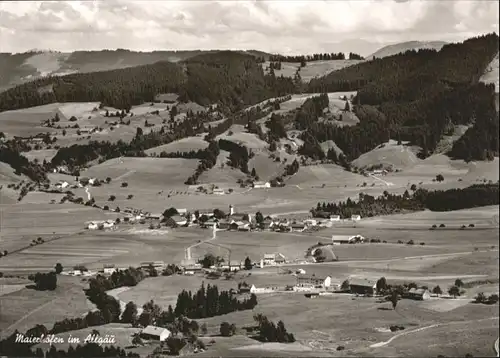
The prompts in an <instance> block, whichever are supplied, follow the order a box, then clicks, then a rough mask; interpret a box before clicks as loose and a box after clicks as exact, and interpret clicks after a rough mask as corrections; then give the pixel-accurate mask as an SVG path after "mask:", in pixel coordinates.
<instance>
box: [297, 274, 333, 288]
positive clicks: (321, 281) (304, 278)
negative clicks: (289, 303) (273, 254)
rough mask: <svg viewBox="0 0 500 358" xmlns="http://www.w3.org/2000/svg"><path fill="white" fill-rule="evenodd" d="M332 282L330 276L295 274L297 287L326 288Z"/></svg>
mask: <svg viewBox="0 0 500 358" xmlns="http://www.w3.org/2000/svg"><path fill="white" fill-rule="evenodd" d="M331 283H332V278H331V276H326V277H320V276H316V275H314V274H313V275H297V284H296V286H298V287H318V288H328V287H330V285H331Z"/></svg>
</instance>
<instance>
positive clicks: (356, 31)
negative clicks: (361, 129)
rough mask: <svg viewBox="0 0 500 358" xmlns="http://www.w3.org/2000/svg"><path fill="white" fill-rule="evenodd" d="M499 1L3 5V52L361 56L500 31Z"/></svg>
mask: <svg viewBox="0 0 500 358" xmlns="http://www.w3.org/2000/svg"><path fill="white" fill-rule="evenodd" d="M498 10H499V2H498V1H497V0H482V1H481V0H476V1H467V0H434V1H431V0H422V1H419V0H414V1H413V0H410V1H406V0H372V1H364V0H354V1H347V0H330V1H312V0H309V1H298V0H292V1H285V0H278V1H256V0H254V1H243V0H242V1H228V0H226V1H195V0H188V1H160V0H157V1H142V0H141V1H126V0H104V1H54V2H50V1H36V2H35V1H33V2H31V1H12V2H5V1H2V2H0V52H23V51H26V50H29V49H34V48H37V49H52V50H59V51H73V50H79V49H81V50H99V49H104V48H109V49H115V48H127V49H131V50H142V51H151V50H169V49H258V50H263V51H269V52H279V53H314V52H333V51H335V52H338V51H342V52H349V51H354V52H357V53H360V54H362V55H368V54H370V53H372V52H374V51H375V50H377V49H378V48H380V47H382V46H384V45H387V44H390V43H395V42H403V41H412V40H421V41H436V40H442V41H462V40H463V39H465V38H467V37H471V36H475V35H478V34H484V33H488V32H493V31H495V32H497V33H498V29H499V18H498Z"/></svg>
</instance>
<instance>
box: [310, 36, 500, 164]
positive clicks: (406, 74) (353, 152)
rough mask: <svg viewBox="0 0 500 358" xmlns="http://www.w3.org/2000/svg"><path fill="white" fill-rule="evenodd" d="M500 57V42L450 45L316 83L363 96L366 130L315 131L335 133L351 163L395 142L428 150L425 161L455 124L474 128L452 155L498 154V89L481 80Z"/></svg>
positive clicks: (317, 87) (488, 39) (314, 83)
mask: <svg viewBox="0 0 500 358" xmlns="http://www.w3.org/2000/svg"><path fill="white" fill-rule="evenodd" d="M497 52H498V36H497V35H496V34H489V35H485V36H480V37H476V38H471V39H469V40H466V41H464V42H463V43H459V44H449V45H445V46H443V48H442V49H441V51H439V52H436V51H434V50H420V51H418V52H417V51H407V52H405V53H403V54H398V55H394V56H389V57H385V58H382V59H375V60H373V61H368V62H363V63H361V64H357V65H354V66H350V67H347V68H344V69H341V70H339V71H334V72H332V73H330V74H328V75H327V76H325V77H322V78H318V79H313V80H311V82H310V83H309V88H308V92H333V91H350V90H358V93H357V96H356V98H355V100H354V104H355V112H356V114H357V115H358V117H360V123H359V124H358V125H356V126H354V127H346V126H345V127H342V128H336V129H334V130H331V129H329V128H328V130H326V131H325V130H324V128H323V129H319V130H318V128H316V129H315V130H314V129H313V130H312V131H311V132H312V134H313V136H315V135H316V134H321V133H328V135H327V138H326V139H331V140H333V141H335V143H337V145H338V146H339V147H340V148H341V149H342V150H343V151H344V153H346V155H348V158H349V159H350V160H352V159H354V158H356V157H357V156H359V155H360V154H362V153H364V152H366V151H368V150H371V149H373V148H374V147H375V146H377V145H379V144H381V143H383V142H385V141H387V138H389V137H391V138H397V137H399V138H400V139H401V140H409V141H411V142H412V143H413V144H416V145H419V146H421V147H422V148H423V150H422V156H424V157H425V156H427V155H429V154H431V153H432V151H433V150H434V149H435V147H436V145H437V143H438V142H439V140H440V138H441V136H442V135H443V134H445V133H447V132H448V131H450V129H451V128H452V126H453V125H458V124H472V123H474V125H473V127H472V128H471V129H469V131H470V133H469V134H467V133H466V135H465V137H464V139H462V140H461V141H459V142H457V144H456V148H454V149H453V150H452V154H453V155H454V156H456V157H457V158H462V159H481V157H482V158H484V157H485V156H486V157H488V156H490V157H491V154H495V153H498V138H496V139H495V138H494V136H493V135H492V134H491V133H493V131H492V129H498V117H497V116H496V109H495V97H494V96H495V94H494V86H491V85H484V84H482V83H478V81H479V78H480V77H481V75H482V73H483V71H484V70H485V68H486V67H487V65H488V64H489V62H490V61H491V60H492V59H493V57H494V56H495V55H496V54H497ZM457 59H460V60H457ZM360 105H369V106H372V107H368V108H367V110H369V113H362V110H361V109H358V108H356V107H358V106H360ZM361 117H363V118H361ZM497 132H498V130H496V131H495V132H494V133H497ZM323 137H325V135H323ZM476 138H481V140H477V139H476ZM483 138H484V140H483Z"/></svg>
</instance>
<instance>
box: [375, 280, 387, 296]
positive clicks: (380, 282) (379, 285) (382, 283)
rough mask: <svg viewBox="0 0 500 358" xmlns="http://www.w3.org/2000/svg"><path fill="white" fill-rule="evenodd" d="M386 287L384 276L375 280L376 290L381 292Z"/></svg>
mask: <svg viewBox="0 0 500 358" xmlns="http://www.w3.org/2000/svg"><path fill="white" fill-rule="evenodd" d="M386 289H387V280H386V279H385V277H381V278H379V279H378V281H377V292H379V293H381V292H384V291H385V290H386Z"/></svg>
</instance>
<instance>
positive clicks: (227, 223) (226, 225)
mask: <svg viewBox="0 0 500 358" xmlns="http://www.w3.org/2000/svg"><path fill="white" fill-rule="evenodd" d="M231 223H232V222H231V221H229V220H227V219H222V220H219V222H218V223H217V226H218V227H219V229H221V230H227V229H229V227H230V225H231Z"/></svg>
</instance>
